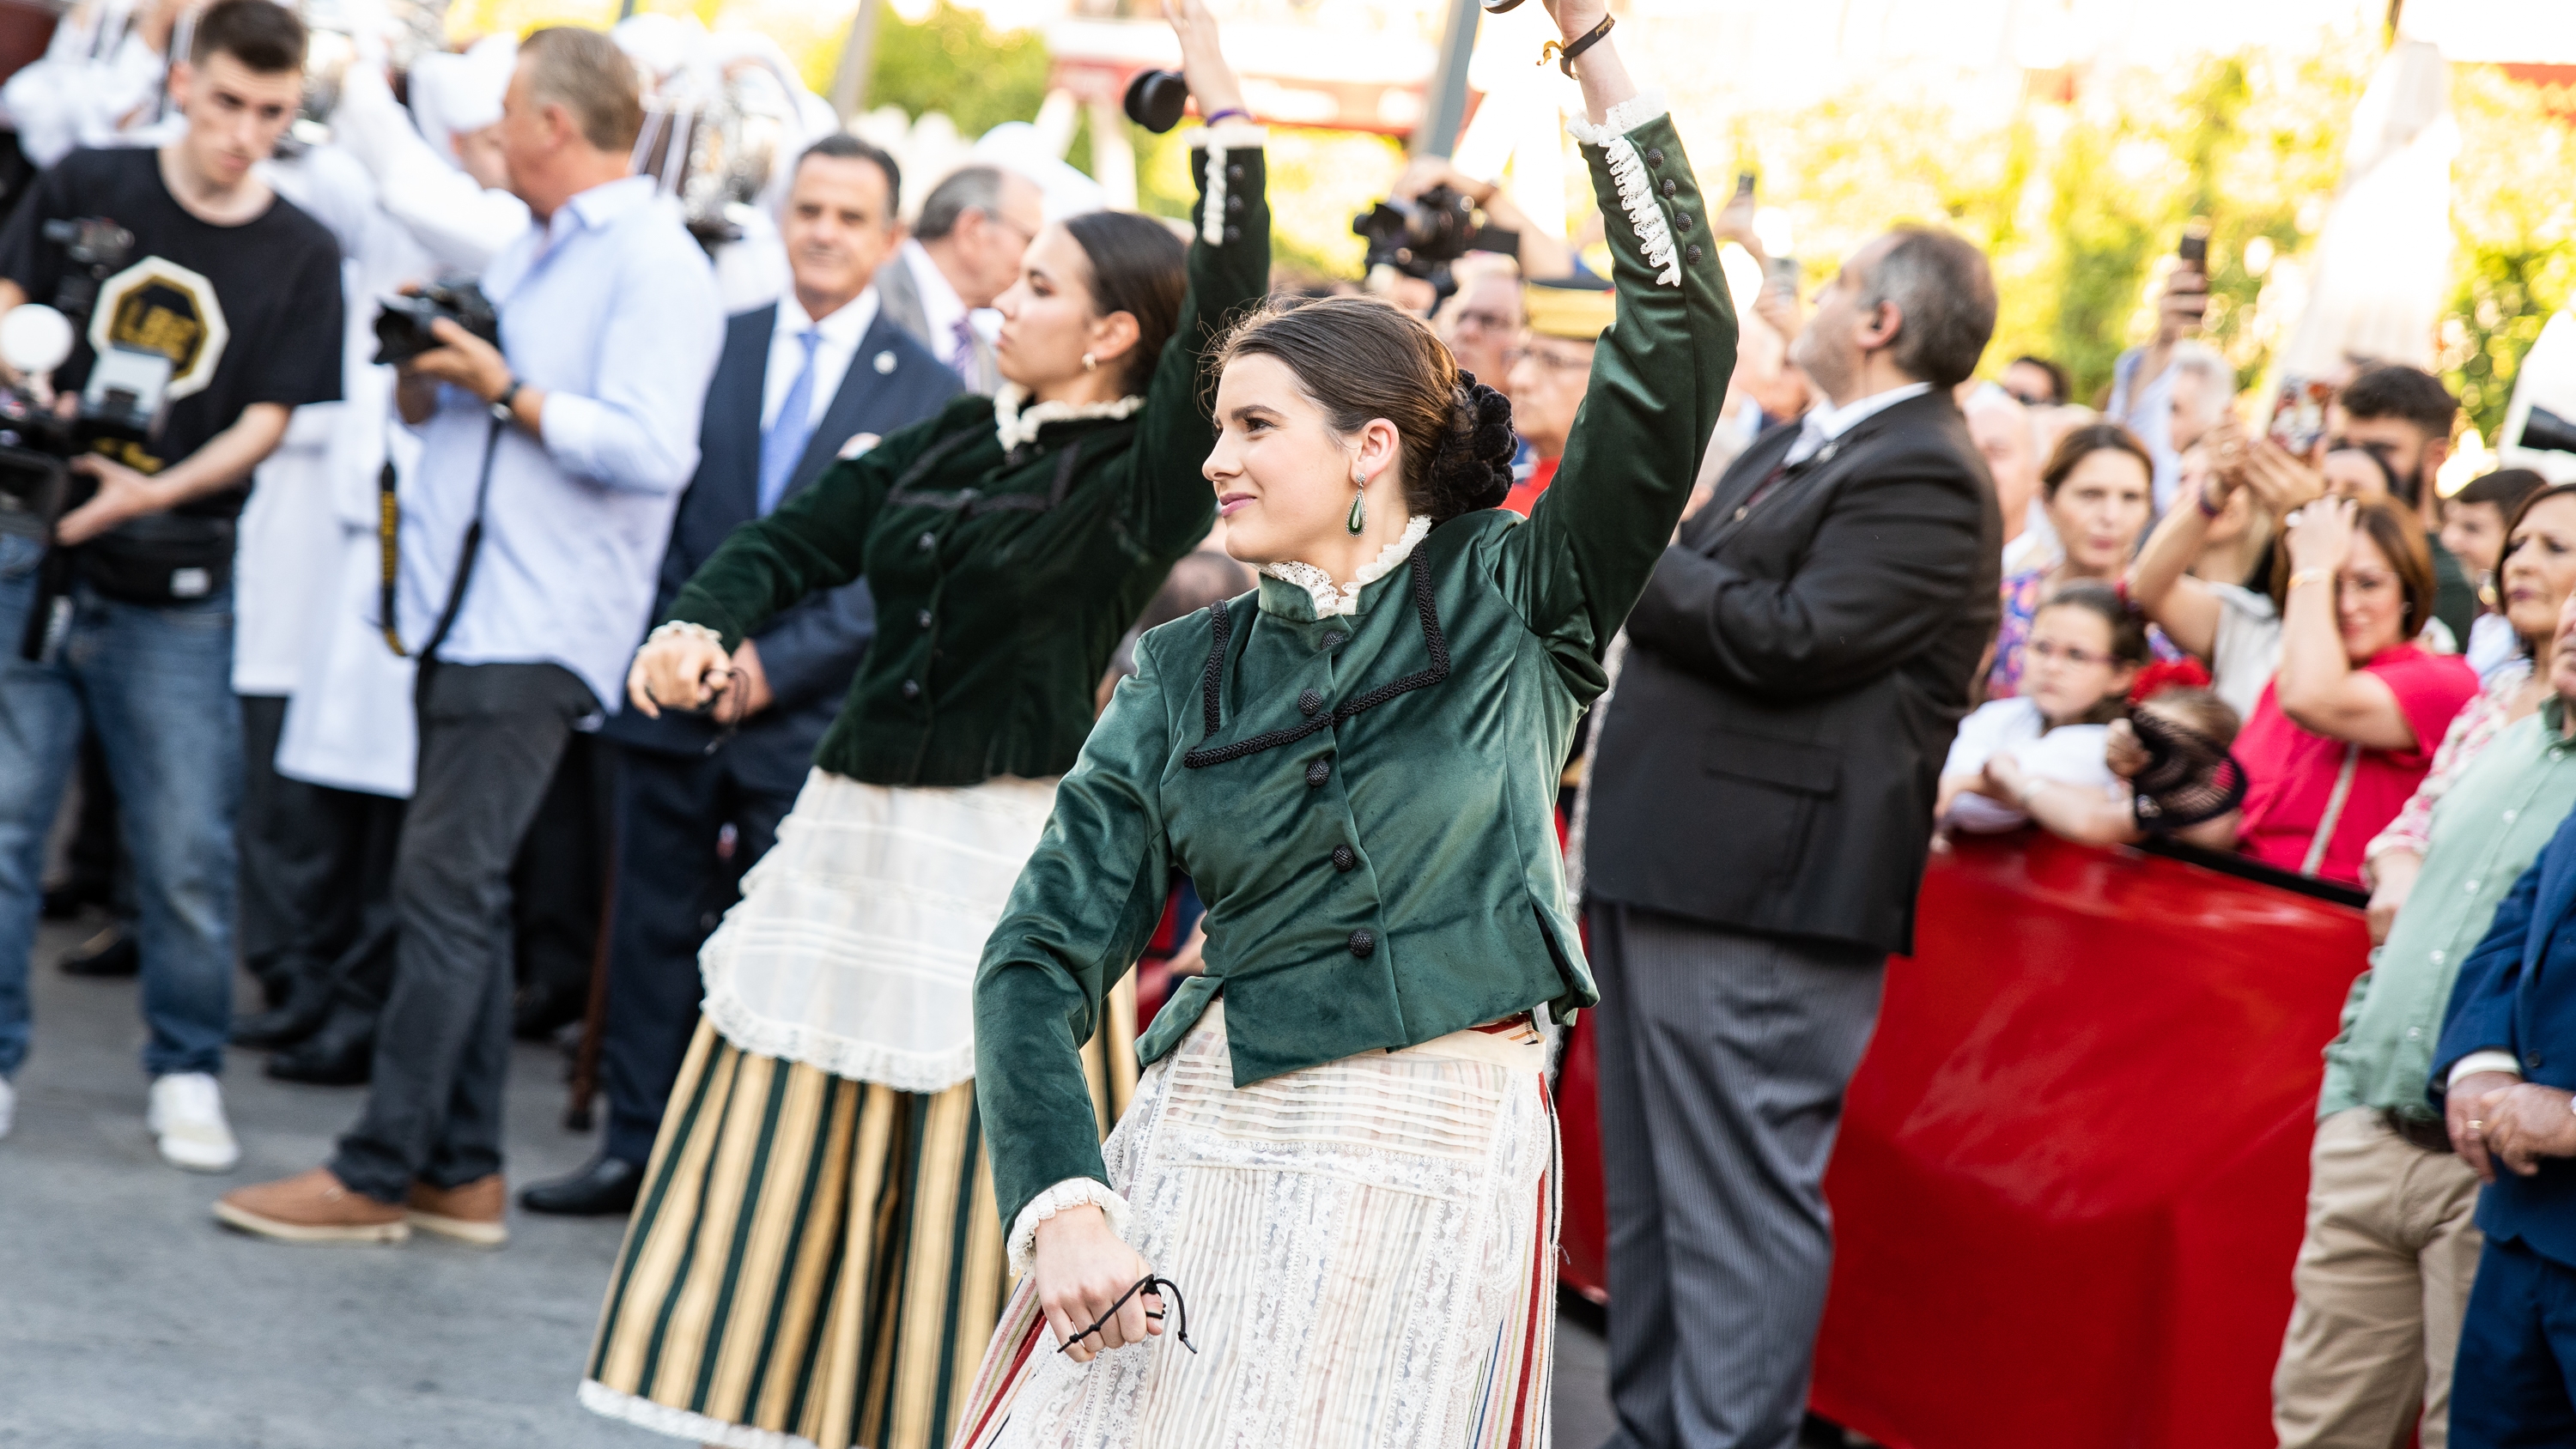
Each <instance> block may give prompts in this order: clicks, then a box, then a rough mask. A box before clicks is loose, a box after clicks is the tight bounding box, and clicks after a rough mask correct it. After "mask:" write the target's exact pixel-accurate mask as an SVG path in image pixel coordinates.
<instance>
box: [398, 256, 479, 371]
mask: <svg viewBox="0 0 2576 1449" xmlns="http://www.w3.org/2000/svg"><path fill="white" fill-rule="evenodd" d="M376 305H377V307H378V309H379V310H378V311H377V313H376V357H375V361H376V364H377V365H378V366H380V367H381V366H387V365H395V366H399V365H400V364H402V363H406V362H409V361H411V360H412V359H413V358H415V357H418V356H420V355H421V354H422V353H424V352H429V351H432V350H434V349H436V348H440V347H444V346H446V345H447V344H446V343H443V342H441V341H439V340H438V339H437V338H436V337H435V336H432V335H431V333H430V326H429V324H431V323H432V322H435V321H437V320H438V319H440V318H442V317H444V318H446V319H447V320H448V321H450V322H453V323H455V324H456V325H457V326H459V327H462V328H464V329H465V330H466V331H467V332H469V333H471V334H473V335H474V336H476V337H480V338H482V339H483V340H484V341H486V342H489V343H491V344H492V345H493V346H495V347H498V346H500V345H501V314H500V313H499V312H497V311H495V310H494V309H493V307H492V299H491V298H489V297H486V296H484V295H483V289H482V288H481V287H479V286H476V285H475V284H474V283H473V282H472V281H471V280H469V279H463V278H455V277H442V278H440V279H439V280H438V281H435V282H432V283H430V284H429V285H428V286H426V287H423V288H421V289H420V290H419V291H417V292H398V293H395V294H394V295H392V296H388V297H379V298H377V299H376Z"/></svg>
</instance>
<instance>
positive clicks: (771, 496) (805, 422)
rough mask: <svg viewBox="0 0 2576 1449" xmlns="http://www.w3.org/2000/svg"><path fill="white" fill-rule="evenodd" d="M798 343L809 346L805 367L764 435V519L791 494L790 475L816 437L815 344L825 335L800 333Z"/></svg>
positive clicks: (762, 476)
mask: <svg viewBox="0 0 2576 1449" xmlns="http://www.w3.org/2000/svg"><path fill="white" fill-rule="evenodd" d="M796 340H797V341H799V342H802V343H804V344H805V367H804V370H803V371H800V372H798V373H797V374H796V380H795V381H794V382H792V383H790V384H788V386H787V400H786V401H785V402H782V403H780V404H779V405H778V416H777V417H775V418H773V419H771V420H770V424H769V431H768V432H766V433H763V434H761V435H760V516H761V517H763V518H766V517H768V516H769V510H771V509H773V508H776V507H777V506H778V500H779V498H780V496H781V495H783V494H785V493H786V492H787V479H788V476H789V475H790V474H792V473H794V472H795V471H796V460H797V459H799V458H802V457H804V456H805V444H806V441H807V440H808V439H810V438H812V437H813V436H814V418H813V412H814V345H815V344H816V343H818V342H821V341H822V340H823V334H822V333H821V332H819V331H816V330H814V329H813V328H810V327H809V328H807V329H806V330H805V331H803V332H801V333H798V334H797V337H796Z"/></svg>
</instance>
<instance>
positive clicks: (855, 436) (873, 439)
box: [839, 352, 894, 463]
mask: <svg viewBox="0 0 2576 1449" xmlns="http://www.w3.org/2000/svg"><path fill="white" fill-rule="evenodd" d="M885 355H886V356H888V357H892V356H893V355H894V354H893V353H891V352H889V353H886V354H885ZM884 441H885V439H883V438H880V437H878V436H877V435H876V434H874V433H852V434H850V440H849V441H848V442H846V443H843V444H842V445H841V451H840V455H839V456H840V459H841V461H842V462H844V463H846V462H848V461H849V460H851V459H852V458H855V457H857V456H859V455H860V454H861V453H864V452H866V451H867V450H868V449H870V448H873V447H875V446H876V445H877V444H879V443H882V442H884Z"/></svg>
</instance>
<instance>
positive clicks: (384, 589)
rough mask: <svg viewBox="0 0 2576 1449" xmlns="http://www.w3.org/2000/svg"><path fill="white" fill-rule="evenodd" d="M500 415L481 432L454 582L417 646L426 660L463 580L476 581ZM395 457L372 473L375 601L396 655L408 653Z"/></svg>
mask: <svg viewBox="0 0 2576 1449" xmlns="http://www.w3.org/2000/svg"><path fill="white" fill-rule="evenodd" d="M506 426H507V424H505V423H503V422H502V421H501V420H500V419H499V418H497V417H496V418H494V419H493V420H492V429H491V431H490V432H488V433H485V434H484V435H483V470H482V473H481V475H480V476H478V477H477V478H476V479H475V480H474V516H473V518H471V519H470V520H468V521H467V523H466V525H465V542H464V545H463V547H461V548H459V549H458V550H457V555H456V582H455V583H454V584H451V585H450V586H449V587H448V590H447V603H446V605H445V606H444V607H442V608H441V609H440V610H439V611H438V622H437V623H436V624H435V625H433V626H431V628H430V631H429V639H428V641H427V642H425V643H423V644H422V645H421V646H420V652H419V654H418V656H417V657H418V658H420V659H423V660H426V659H428V658H429V657H430V656H431V655H433V654H435V653H437V652H438V646H439V645H441V644H444V643H446V642H447V632H448V631H449V630H450V629H453V628H455V627H456V616H457V614H458V613H459V612H460V611H462V610H463V609H464V607H465V588H466V585H468V584H470V583H472V582H473V581H474V556H475V555H476V554H478V553H481V552H482V551H483V503H484V500H485V499H487V498H489V497H490V496H491V494H492V459H493V457H494V455H496V454H498V453H499V452H500V451H501V429H502V428H504V427H506ZM394 484H395V476H394V460H393V456H392V454H391V453H388V454H387V455H386V457H385V466H384V467H383V468H381V469H379V470H377V473H376V544H377V557H378V569H379V575H378V590H379V592H378V595H377V598H378V607H379V608H380V609H381V610H382V611H383V615H384V631H385V647H386V648H388V649H391V650H392V651H394V653H396V654H397V655H406V656H408V655H410V653H411V651H409V650H406V649H404V648H403V642H402V631H401V626H400V624H399V623H398V621H397V620H396V617H395V614H394V604H395V595H396V593H397V591H398V589H397V585H398V583H399V580H400V577H401V573H402V504H401V502H400V501H399V500H398V499H397V498H396V497H395V496H394Z"/></svg>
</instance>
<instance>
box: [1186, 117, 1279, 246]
mask: <svg viewBox="0 0 2576 1449" xmlns="http://www.w3.org/2000/svg"><path fill="white" fill-rule="evenodd" d="M1269 140H1270V133H1269V132H1268V131H1266V130H1264V129H1262V128H1261V127H1259V126H1256V125H1254V124H1252V123H1251V122H1249V121H1227V122H1224V123H1223V124H1221V125H1215V126H1210V127H1208V128H1207V129H1206V130H1204V131H1199V132H1196V133H1194V134H1193V135H1192V136H1191V137H1190V144H1191V145H1192V146H1194V147H1197V146H1204V147H1206V148H1207V198H1206V200H1205V201H1204V202H1203V203H1201V205H1200V207H1199V239H1200V240H1201V241H1204V242H1206V243H1207V244H1208V245H1209V246H1212V247H1213V246H1222V245H1224V244H1225V196H1226V191H1225V153H1226V152H1228V151H1257V150H1260V149H1261V148H1262V146H1264V145H1265V144H1267V143H1268V142H1269Z"/></svg>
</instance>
